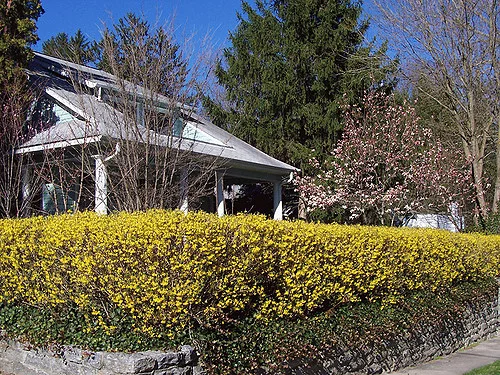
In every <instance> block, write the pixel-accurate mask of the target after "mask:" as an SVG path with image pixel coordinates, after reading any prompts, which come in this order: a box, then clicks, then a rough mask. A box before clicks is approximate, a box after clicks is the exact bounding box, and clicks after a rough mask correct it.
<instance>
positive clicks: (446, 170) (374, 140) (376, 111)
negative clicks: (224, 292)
mask: <svg viewBox="0 0 500 375" xmlns="http://www.w3.org/2000/svg"><path fill="white" fill-rule="evenodd" d="M310 164H311V166H312V167H314V169H315V170H316V171H317V173H316V174H315V175H314V176H304V177H297V179H296V181H295V183H296V186H297V190H298V191H299V193H300V196H301V197H302V198H303V199H304V202H305V204H306V208H307V210H308V211H309V212H311V211H313V210H316V209H322V210H328V209H332V208H335V207H336V208H342V209H343V210H344V212H345V213H346V214H347V221H348V222H357V223H364V224H381V225H391V226H393V225H399V224H401V223H402V222H403V221H404V220H405V219H407V218H409V217H410V216H411V215H412V214H413V213H417V212H440V213H443V212H446V211H447V210H448V209H449V208H450V206H451V205H452V204H453V206H454V207H456V205H457V204H458V205H462V204H464V201H466V200H468V199H469V198H468V197H469V195H468V192H469V191H470V188H471V183H470V176H469V174H470V172H469V169H468V168H467V163H466V161H465V160H463V158H462V157H461V156H460V153H459V152H454V151H452V150H449V149H445V148H444V147H443V145H442V144H441V143H440V142H439V141H437V140H434V139H433V137H432V132H431V131H430V130H429V129H426V128H424V127H422V126H421V123H420V119H419V118H418V116H417V115H416V113H415V109H414V108H413V107H411V106H410V105H408V104H407V103H404V104H402V105H399V104H396V103H395V101H394V98H393V96H386V95H383V94H379V93H368V94H366V95H365V97H364V98H363V99H362V102H361V104H360V105H351V106H346V107H345V127H344V134H343V137H342V139H341V140H340V142H339V143H338V145H337V147H336V148H335V149H334V150H333V152H332V157H331V159H330V160H329V161H326V162H323V163H320V162H319V161H318V159H316V158H312V159H311V160H310Z"/></svg>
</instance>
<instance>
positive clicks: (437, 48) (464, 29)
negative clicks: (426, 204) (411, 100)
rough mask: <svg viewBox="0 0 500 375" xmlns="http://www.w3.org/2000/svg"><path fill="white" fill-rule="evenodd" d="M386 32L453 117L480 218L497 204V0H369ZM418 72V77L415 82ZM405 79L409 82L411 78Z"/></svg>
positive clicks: (499, 83) (499, 11)
mask: <svg viewBox="0 0 500 375" xmlns="http://www.w3.org/2000/svg"><path fill="white" fill-rule="evenodd" d="M375 3H376V4H377V5H378V9H379V10H380V13H381V20H382V22H383V24H384V27H385V28H387V29H388V30H389V32H388V33H387V34H386V35H388V36H389V38H391V39H392V40H391V41H392V42H393V44H394V46H396V48H397V49H399V52H400V53H401V55H402V57H403V58H406V59H407V61H409V62H410V64H411V65H412V66H413V67H417V69H419V70H420V71H421V73H422V74H423V76H425V77H426V78H427V79H426V80H425V85H419V82H418V81H414V82H413V83H414V87H415V88H416V89H417V90H420V93H421V94H423V95H426V96H428V97H430V98H432V99H433V100H434V101H435V102H436V103H438V104H439V106H440V107H441V109H442V110H443V111H447V112H448V113H449V114H450V116H451V118H452V119H453V131H454V133H455V134H456V135H458V136H459V139H460V140H461V143H462V147H463V152H464V154H465V156H466V157H467V159H468V160H469V161H470V163H471V167H472V171H471V173H472V177H473V183H474V188H475V201H476V206H477V211H478V212H477V213H478V214H479V216H480V217H481V218H486V217H487V216H488V215H489V213H490V212H497V211H498V203H499V200H500V142H499V141H500V128H499V120H500V117H499V116H500V61H499V56H498V55H499V52H500V33H499V27H500V5H499V3H498V1H497V0H453V1H451V0H423V1H422V0H375ZM422 74H420V75H419V77H420V79H421V78H422ZM414 77H415V76H413V77H412V75H408V78H409V79H412V78H414ZM491 137H494V143H495V144H496V149H494V150H492V152H496V177H495V178H496V180H495V181H494V194H493V198H492V199H491V200H489V199H488V198H487V194H486V189H487V179H486V176H485V158H486V156H487V153H488V149H487V145H488V142H489V141H490V140H491Z"/></svg>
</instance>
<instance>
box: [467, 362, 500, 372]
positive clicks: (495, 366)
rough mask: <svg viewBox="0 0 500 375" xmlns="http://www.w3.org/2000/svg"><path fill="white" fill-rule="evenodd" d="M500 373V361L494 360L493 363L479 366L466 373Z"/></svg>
mask: <svg viewBox="0 0 500 375" xmlns="http://www.w3.org/2000/svg"><path fill="white" fill-rule="evenodd" d="M498 374H500V361H496V362H493V363H492V364H489V365H486V366H483V367H479V368H477V369H475V370H472V371H469V372H468V373H466V374H465V375H498Z"/></svg>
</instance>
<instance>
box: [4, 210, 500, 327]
mask: <svg viewBox="0 0 500 375" xmlns="http://www.w3.org/2000/svg"><path fill="white" fill-rule="evenodd" d="M499 257H500V236H485V235H480V234H454V233H450V232H446V231H438V230H415V229H394V228H385V227H360V226H341V225H321V224H308V223H303V222H277V221H271V220H266V219H265V218H264V217H261V216H243V215H241V216H227V217H224V218H218V217H216V216H214V215H211V214H205V213H189V214H188V215H184V214H183V213H181V212H178V211H173V212H171V211H149V212H146V213H133V214H128V213H120V214H116V215H110V216H97V215H95V214H93V213H81V214H75V215H61V216H54V217H34V218H30V219H21V220H19V219H13V220H11V219H6V220H0V305H1V304H2V303H3V304H18V303H21V304H30V305H34V306H42V307H49V308H50V307H58V306H64V305H68V306H77V307H78V308H79V309H81V310H82V311H84V312H85V314H88V317H89V318H91V319H92V320H93V321H95V322H97V324H98V325H99V326H100V328H101V329H105V330H107V331H112V330H113V329H114V327H113V326H112V324H111V323H109V321H110V320H109V319H108V318H107V316H108V314H109V311H110V310H112V309H120V311H124V312H126V313H127V314H129V315H130V316H132V317H133V318H134V321H135V322H136V323H135V324H136V326H135V329H136V331H137V332H142V333H146V334H148V335H154V333H155V327H158V326H159V325H161V326H163V327H165V326H167V327H169V326H170V327H186V326H188V325H190V324H192V323H193V322H197V323H196V324H202V325H207V326H214V325H216V326H219V327H220V326H223V325H224V322H225V321H229V320H231V319H234V318H237V317H241V316H251V317H253V318H257V319H260V320H262V321H266V320H269V319H273V318H277V317H280V318H282V317H291V318H293V317H300V316H304V315H307V314H308V313H311V312H313V311H317V310H318V309H324V308H334V307H335V306H337V305H338V304H339V303H343V302H352V301H360V300H378V301H382V302H384V303H390V302H392V301H394V300H396V299H397V298H398V296H401V295H404V294H405V293H407V292H409V291H415V290H422V289H432V290H434V289H438V288H442V287H447V286H450V285H452V284H454V283H457V282H460V281H465V280H472V281H473V280H478V279H482V278H484V277H489V276H497V275H499V274H500V262H499ZM84 329H88V330H90V328H89V327H87V328H85V327H84Z"/></svg>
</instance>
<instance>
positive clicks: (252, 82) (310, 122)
mask: <svg viewBox="0 0 500 375" xmlns="http://www.w3.org/2000/svg"><path fill="white" fill-rule="evenodd" d="M242 7H243V14H239V15H238V18H239V25H238V28H237V30H236V31H235V32H234V33H233V34H231V35H230V40H231V42H232V46H231V47H230V48H227V49H225V50H224V56H223V60H222V61H221V62H219V64H218V66H217V68H216V76H217V79H218V81H219V83H220V84H221V85H222V86H223V87H224V88H225V90H226V99H227V101H228V102H229V103H230V106H229V107H230V108H231V109H230V110H227V111H226V110H224V109H223V108H222V106H220V105H219V104H220V103H216V102H214V101H213V100H211V99H210V98H206V100H205V106H206V107H207V110H208V112H209V114H210V116H211V118H212V120H213V121H214V122H215V123H216V124H217V125H219V126H221V127H224V128H226V129H227V130H229V131H231V132H232V133H234V134H235V135H237V136H238V137H240V138H242V139H243V140H245V141H246V142H249V143H250V144H252V145H254V146H256V147H258V148H260V149H261V150H262V151H264V152H266V153H268V154H270V155H272V156H274V157H277V158H279V159H281V160H283V161H286V162H289V163H292V164H294V165H297V166H300V167H304V162H306V161H307V159H308V158H309V157H310V153H311V152H312V150H315V151H316V152H317V153H319V154H321V153H323V152H329V151H331V149H332V147H333V146H334V145H335V142H336V140H337V138H338V136H339V131H340V130H341V129H342V124H341V121H340V106H341V103H343V102H344V101H345V100H350V99H353V98H356V97H357V96H358V95H359V94H361V93H362V92H363V90H365V89H368V88H370V87H373V85H374V84H376V83H380V82H381V80H383V79H385V78H386V77H387V74H388V73H389V72H390V71H391V70H392V69H393V65H392V63H389V64H385V62H386V57H385V48H382V49H381V50H379V51H375V52H374V51H373V50H372V48H371V46H369V45H368V46H364V44H363V39H364V34H365V32H366V29H367V27H368V23H367V22H364V21H359V17H360V14H361V6H360V5H359V4H358V3H357V2H351V1H345V0H335V1H326V0H287V1H275V2H274V3H272V4H270V3H264V2H262V1H257V4H256V7H255V8H252V7H251V6H250V5H249V4H248V3H246V2H243V5H242ZM344 95H345V96H346V97H344Z"/></svg>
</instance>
